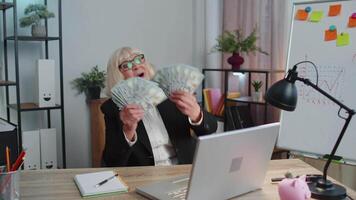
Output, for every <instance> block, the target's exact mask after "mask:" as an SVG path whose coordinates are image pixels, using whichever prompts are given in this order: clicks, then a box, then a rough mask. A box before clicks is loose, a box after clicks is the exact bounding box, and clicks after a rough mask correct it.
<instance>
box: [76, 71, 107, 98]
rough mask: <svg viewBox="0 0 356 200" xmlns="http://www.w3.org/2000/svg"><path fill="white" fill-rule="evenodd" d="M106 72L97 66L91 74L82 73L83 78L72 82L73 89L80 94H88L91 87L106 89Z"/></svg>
mask: <svg viewBox="0 0 356 200" xmlns="http://www.w3.org/2000/svg"><path fill="white" fill-rule="evenodd" d="M105 79H106V72H105V71H104V70H103V71H101V70H99V67H98V66H97V65H96V66H95V67H92V68H91V70H90V71H89V73H86V72H82V73H81V77H78V78H76V79H74V80H72V81H71V85H72V88H73V89H76V90H77V91H78V94H81V93H83V92H84V93H85V92H87V90H88V88H90V87H100V88H104V87H105Z"/></svg>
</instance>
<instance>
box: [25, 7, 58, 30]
mask: <svg viewBox="0 0 356 200" xmlns="http://www.w3.org/2000/svg"><path fill="white" fill-rule="evenodd" d="M24 13H25V16H24V17H22V18H21V19H20V26H21V27H27V26H31V34H32V36H34V37H45V36H46V35H47V31H46V27H45V26H44V25H43V23H41V20H42V19H49V18H52V17H54V13H53V12H49V11H48V10H47V7H46V6H45V5H42V4H30V5H28V6H27V7H26V8H25V12H24Z"/></svg>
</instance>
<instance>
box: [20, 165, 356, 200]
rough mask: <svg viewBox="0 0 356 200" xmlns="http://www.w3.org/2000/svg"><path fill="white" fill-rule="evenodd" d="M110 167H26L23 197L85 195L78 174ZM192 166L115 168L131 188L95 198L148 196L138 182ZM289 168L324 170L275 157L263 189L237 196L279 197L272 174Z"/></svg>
mask: <svg viewBox="0 0 356 200" xmlns="http://www.w3.org/2000/svg"><path fill="white" fill-rule="evenodd" d="M108 169H110V168H92V169H62V170H38V171H23V172H21V182H20V193H21V199H36V200H40V199H43V200H44V199H45V200H51V199H81V197H80V194H79V191H78V189H77V187H76V186H75V184H74V182H73V177H74V175H75V174H80V173H86V172H95V171H103V170H108ZM190 169H191V165H177V166H173V167H126V168H115V169H114V170H115V171H118V173H119V174H120V175H121V177H122V178H123V179H124V180H125V181H126V183H127V184H128V185H129V187H130V190H129V192H128V193H125V194H120V195H116V196H108V197H102V198H95V199H125V200H130V199H145V198H144V197H142V196H140V195H138V194H136V193H135V187H136V186H139V185H144V184H147V183H150V182H152V181H158V180H162V179H166V178H171V177H175V176H179V175H184V174H188V173H189V172H190ZM287 170H289V171H291V172H292V173H293V174H295V175H298V174H307V173H308V174H310V173H320V172H319V171H318V170H316V169H315V168H313V167H311V166H310V165H308V164H306V163H304V162H303V161H301V160H297V159H291V160H272V161H271V162H270V165H269V170H268V172H267V175H266V179H265V183H264V186H263V188H262V190H258V191H255V192H251V193H248V194H245V195H242V196H239V197H238V198H236V199H248V200H256V199H273V200H275V199H279V197H278V192H277V184H271V183H270V180H271V178H272V177H282V176H283V175H284V173H285V172H286V171H287ZM347 191H348V195H349V196H351V197H352V198H354V199H356V192H355V191H352V190H351V189H349V188H347Z"/></svg>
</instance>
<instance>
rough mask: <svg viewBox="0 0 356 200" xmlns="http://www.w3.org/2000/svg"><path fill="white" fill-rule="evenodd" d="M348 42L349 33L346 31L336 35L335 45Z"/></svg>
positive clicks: (345, 44) (344, 44) (342, 44)
mask: <svg viewBox="0 0 356 200" xmlns="http://www.w3.org/2000/svg"><path fill="white" fill-rule="evenodd" d="M349 44H350V35H349V34H348V33H341V34H339V35H337V40H336V46H338V47H341V46H347V45H349Z"/></svg>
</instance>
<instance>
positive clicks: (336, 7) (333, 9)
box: [329, 4, 341, 17]
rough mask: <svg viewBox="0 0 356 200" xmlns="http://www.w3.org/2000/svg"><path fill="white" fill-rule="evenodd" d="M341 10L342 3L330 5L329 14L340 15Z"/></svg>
mask: <svg viewBox="0 0 356 200" xmlns="http://www.w3.org/2000/svg"><path fill="white" fill-rule="evenodd" d="M340 12H341V4H337V5H331V6H329V16H330V17H332V16H338V15H339V14H340Z"/></svg>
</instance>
